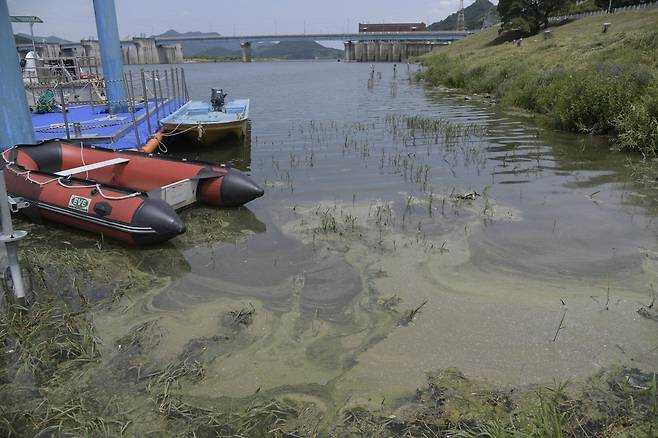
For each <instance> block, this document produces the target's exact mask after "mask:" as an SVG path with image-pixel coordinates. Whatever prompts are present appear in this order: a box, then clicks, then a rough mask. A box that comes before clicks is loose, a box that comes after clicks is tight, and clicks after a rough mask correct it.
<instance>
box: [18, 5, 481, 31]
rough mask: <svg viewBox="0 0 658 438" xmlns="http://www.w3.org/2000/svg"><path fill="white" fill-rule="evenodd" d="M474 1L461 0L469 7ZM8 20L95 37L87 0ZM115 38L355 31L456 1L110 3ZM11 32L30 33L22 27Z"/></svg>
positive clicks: (438, 12)
mask: <svg viewBox="0 0 658 438" xmlns="http://www.w3.org/2000/svg"><path fill="white" fill-rule="evenodd" d="M473 1H474V0H465V1H464V5H465V6H468V5H469V4H471V3H473ZM7 4H8V6H9V13H10V14H11V15H36V16H38V17H40V18H41V19H42V20H43V21H44V23H43V24H36V25H35V26H34V34H35V35H39V36H50V35H55V36H59V37H61V38H65V39H68V40H72V41H79V40H80V39H82V38H88V37H94V38H95V36H96V24H95V21H94V9H93V2H92V0H8V2H7ZM115 4H116V9H117V20H118V22H119V36H120V37H121V38H122V39H127V38H130V37H133V36H140V35H154V34H159V33H162V32H164V31H166V30H169V29H175V30H177V31H179V32H189V31H201V32H218V33H220V34H223V35H254V34H277V33H300V34H301V33H304V30H306V32H313V33H341V32H346V31H350V32H356V31H357V26H358V23H359V22H375V23H381V22H396V21H403V22H404V21H411V22H416V21H423V22H425V23H427V24H430V23H433V22H435V21H439V20H441V19H443V18H445V17H447V16H448V15H450V14H451V13H453V12H455V11H457V9H458V8H459V1H458V0H232V1H226V0H175V1H174V0H115ZM13 26H14V33H26V34H29V32H30V28H29V25H27V24H14V25H13Z"/></svg>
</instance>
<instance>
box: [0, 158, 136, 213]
mask: <svg viewBox="0 0 658 438" xmlns="http://www.w3.org/2000/svg"><path fill="white" fill-rule="evenodd" d="M80 147H81V152H80V154H81V155H80V158H81V159H82V164H83V165H86V164H85V162H84V157H83V156H82V150H83V149H82V145H81V146H80ZM15 148H16V146H13V147H11V148H9V149H6V150H4V151H3V152H2V154H1V155H2V159H3V160H4V161H5V163H6V164H7V165H6V166H5V167H6V168H7V169H9V170H10V171H12V172H13V173H15V174H16V175H18V176H22V177H23V178H25V180H26V181H29V182H31V183H32V184H36V185H38V186H39V187H43V186H46V185H48V184H51V183H53V182H55V181H56V182H57V184H59V185H60V186H62V187H64V188H67V189H96V190H98V194H99V195H101V197H103V198H105V199H107V200H110V201H121V200H124V199H130V198H134V197H136V196H140V195H141V194H142V192H132V193H128V194H127V195H122V196H110V195H106V194H105V193H103V190H102V189H101V185H100V184H98V183H96V184H91V185H82V184H74V185H67V184H64V183H63V181H66V180H67V178H65V177H62V176H60V177H57V178H51V179H49V180H46V181H36V180H34V179H32V178H31V177H30V173H31V172H32V171H31V170H25V171H22V172H21V171H18V170H16V169H14V166H16V163H15V162H13V161H9V160H8V159H7V157H6V156H5V154H6V153H7V152H9V151H10V150H12V149H15ZM88 177H89V171H87V178H88Z"/></svg>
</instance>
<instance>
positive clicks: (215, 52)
mask: <svg viewBox="0 0 658 438" xmlns="http://www.w3.org/2000/svg"><path fill="white" fill-rule="evenodd" d="M164 36H169V37H172V36H175V37H178V36H188V37H191V36H221V34H219V33H217V32H184V33H181V32H177V31H175V30H173V29H170V30H168V31H166V32H164V33H161V34H160V35H153V36H152V37H154V38H157V37H164ZM177 44H180V45H181V47H182V48H183V56H184V57H185V58H192V57H194V56H235V55H236V54H235V53H228V51H232V52H236V53H237V52H240V42H239V41H216V40H215V41H213V40H210V41H181V42H177ZM271 44H272V43H258V45H271Z"/></svg>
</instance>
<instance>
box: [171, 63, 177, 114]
mask: <svg viewBox="0 0 658 438" xmlns="http://www.w3.org/2000/svg"><path fill="white" fill-rule="evenodd" d="M170 75H171V94H172V96H173V99H174V110H176V109H178V95H177V94H178V93H177V92H178V90H176V76H175V75H174V68H173V67H172V68H171V73H170Z"/></svg>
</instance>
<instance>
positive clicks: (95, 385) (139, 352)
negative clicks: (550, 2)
mask: <svg viewBox="0 0 658 438" xmlns="http://www.w3.org/2000/svg"><path fill="white" fill-rule="evenodd" d="M309 64H310V66H311V67H312V68H318V69H320V68H321V70H322V71H324V70H330V69H332V68H339V67H340V68H342V67H341V66H339V67H336V66H334V65H333V64H331V65H329V64H323V65H320V66H319V67H316V66H315V64H313V63H309ZM211 67H212V66H210V67H207V66H203V67H198V68H211ZM285 67H286V66H279V65H278V64H277V65H276V66H274V67H272V68H273V69H278V68H285ZM311 67H308V66H305V65H301V66H299V67H297V68H311ZM365 68H366V66H364V70H363V71H366V70H365ZM391 69H392V67H391ZM272 74H275V73H272ZM327 74H329V75H331V74H332V73H331V72H329V73H327ZM309 77H312V78H314V79H313V80H317V81H320V82H321V83H322V81H324V80H325V78H324V77H323V76H321V72H317V73H316V74H315V75H309ZM364 78H366V76H365V75H364V76H363V77H361V76H357V77H356V79H355V81H356V83H357V84H359V88H358V90H360V91H358V92H355V93H353V94H355V99H357V101H356V102H351V101H349V96H346V97H345V101H341V102H340V105H352V106H353V107H357V106H358V105H359V103H358V102H359V100H358V99H359V98H360V96H359V93H368V95H372V96H373V97H372V98H373V99H375V100H376V99H381V100H382V101H384V102H387V104H386V105H379V106H377V107H376V109H374V110H372V111H370V112H369V113H368V116H367V117H364V118H362V119H360V120H343V119H340V118H338V117H337V118H335V119H330V120H326V119H319V118H318V119H317V120H305V119H302V120H299V121H296V122H290V121H289V120H281V118H280V117H275V116H270V117H271V118H270V119H267V117H268V115H267V114H263V115H262V117H263V119H264V120H263V122H262V123H263V124H265V125H266V126H267V128H268V131H266V132H265V131H260V132H255V133H252V138H253V144H252V145H250V147H251V148H252V149H251V157H250V160H249V161H248V163H247V164H246V166H248V167H251V169H252V176H254V177H255V178H258V179H259V182H261V183H263V185H265V186H266V187H267V189H268V193H267V195H266V197H265V198H263V199H261V200H259V201H258V202H256V203H254V204H253V205H250V209H247V208H239V209H231V210H215V209H210V208H199V209H190V210H187V211H185V212H183V213H182V214H183V216H184V219H185V222H186V223H187V224H188V231H187V233H186V234H185V235H183V236H181V237H180V238H178V239H175V240H174V241H172V242H170V243H168V244H166V245H162V246H158V247H152V248H146V249H137V250H135V249H130V248H125V247H122V246H119V245H116V244H114V243H112V242H109V241H103V240H99V239H96V238H95V237H93V236H89V235H82V236H76V235H75V234H74V233H73V232H71V231H70V230H68V229H60V228H56V229H49V230H48V232H47V233H46V232H45V231H44V228H42V226H38V225H28V224H25V223H20V224H17V225H20V227H21V228H26V227H29V228H30V229H29V231H30V234H29V237H28V239H29V240H28V241H27V242H26V243H25V244H22V246H21V251H22V254H21V256H22V257H21V258H22V260H25V261H27V262H26V263H25V264H24V270H25V276H26V278H27V279H28V283H29V285H30V286H31V289H32V290H33V295H34V304H33V305H32V307H31V308H30V309H29V310H26V309H20V308H18V307H16V306H14V305H13V304H11V303H10V302H5V303H4V304H5V305H4V309H5V311H4V312H3V314H2V317H1V319H0V337H1V339H2V344H1V345H0V348H2V356H1V361H2V362H1V363H0V384H1V385H2V390H1V391H0V433H1V434H2V435H3V436H35V435H39V436H119V435H125V436H198V437H201V436H254V437H256V436H265V435H272V436H291V437H292V436H337V437H338V436H382V437H384V436H428V437H432V436H446V435H448V434H449V435H453V436H454V435H458V436H565V435H566V436H606V435H609V436H612V435H615V434H619V433H626V434H627V435H628V436H645V435H650V434H652V433H655V431H656V427H657V426H658V425H657V424H656V418H658V416H657V412H656V409H657V401H656V381H655V374H654V372H655V370H656V366H655V365H656V363H658V344H657V339H656V336H655V334H656V328H657V326H656V324H657V323H656V320H655V318H652V315H654V314H655V305H654V301H655V299H654V298H653V297H654V294H653V292H652V286H651V285H652V284H656V274H657V273H658V265H657V264H656V263H655V261H656V260H658V255H656V254H658V252H657V251H656V247H655V230H654V227H653V225H652V221H653V218H652V216H651V214H650V213H647V211H651V210H650V208H649V207H650V206H651V205H654V202H653V201H652V200H651V199H652V198H651V197H652V196H653V195H652V190H651V187H649V188H647V187H646V184H642V182H641V181H638V179H639V178H634V177H632V176H631V173H632V170H631V169H630V168H629V167H626V163H623V162H621V160H619V156H617V155H614V154H613V153H610V152H609V151H607V149H604V148H600V147H599V145H596V144H592V143H591V142H590V141H589V140H588V139H583V138H580V137H567V136H560V135H555V134H551V133H541V132H537V131H536V130H534V129H532V128H528V127H527V126H525V125H524V124H523V123H521V122H519V121H518V120H516V119H515V118H514V117H511V116H509V115H508V114H505V113H501V112H499V111H498V110H497V109H495V108H492V107H491V106H488V105H487V104H478V103H472V102H471V103H465V102H464V101H458V100H456V99H452V98H450V97H447V96H445V95H439V94H436V93H427V94H426V93H425V92H424V91H423V90H422V89H420V88H419V87H417V86H416V85H413V84H410V83H408V82H406V81H404V80H396V81H391V82H390V83H389V82H388V77H387V76H386V75H384V79H382V80H376V81H373V84H372V86H371V87H370V88H368V86H367V84H366V83H365V81H364V80H363V79H364ZM351 79H353V78H350V77H348V78H347V79H345V78H343V80H351ZM327 80H329V79H327ZM291 86H294V84H291ZM282 88H284V87H282ZM393 88H395V89H396V90H397V94H396V95H395V97H393V95H392V91H391V90H392V89H393ZM293 90H294V89H293ZM254 92H257V89H256V91H254ZM276 92H278V90H273V91H272V93H276ZM295 98H296V93H292V96H291V97H290V99H293V100H294V99H295ZM390 99H395V100H394V101H390ZM268 102H270V101H268ZM271 102H272V104H275V103H276V99H275V98H274V99H271ZM295 103H296V102H295V101H293V102H291V104H295ZM264 104H265V105H266V104H267V103H264ZM421 104H422V105H421ZM326 105H327V108H325V109H326V110H327V111H329V112H331V111H332V108H333V107H332V106H331V105H332V104H331V101H330V100H327V103H326ZM292 106H293V107H295V105H292ZM392 107H396V108H398V107H399V108H400V111H392V109H391V108H392ZM418 107H422V108H426V110H424V111H416V110H415V108H418ZM407 113H408V114H407ZM601 150H604V151H605V154H609V155H606V156H604V157H601V155H600V151H601ZM212 154H213V152H209V153H208V155H209V156H211V155H212ZM574 163H575V164H574ZM634 164H637V163H634ZM646 165H647V166H648V164H646ZM644 174H646V172H645V173H644ZM625 184H626V187H624V185H625ZM583 224H586V226H583ZM17 228H18V226H17ZM652 239H653V240H652ZM652 300H653V301H652ZM633 434H634V435H633Z"/></svg>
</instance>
